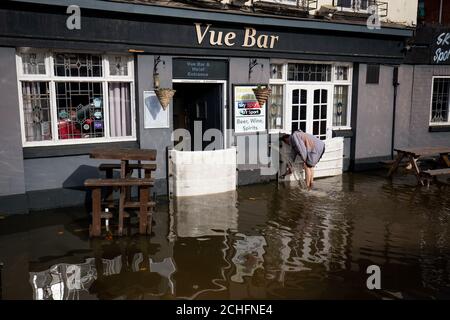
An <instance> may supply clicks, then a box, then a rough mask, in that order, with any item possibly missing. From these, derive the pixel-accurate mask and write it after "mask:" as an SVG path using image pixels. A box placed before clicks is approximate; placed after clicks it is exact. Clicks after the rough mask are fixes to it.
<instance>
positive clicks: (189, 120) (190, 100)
mask: <svg viewBox="0 0 450 320" xmlns="http://www.w3.org/2000/svg"><path fill="white" fill-rule="evenodd" d="M223 87H224V86H223V84H222V83H184V82H182V83H174V84H173V88H174V89H175V90H176V94H175V96H174V100H173V106H174V108H173V127H174V130H176V129H185V130H188V131H189V133H190V135H191V149H190V150H193V151H201V150H204V149H205V147H206V146H207V145H209V144H211V143H212V142H213V141H203V136H204V133H205V132H206V131H207V130H209V129H217V130H219V131H220V132H222V137H223V121H222V119H223V107H224V101H223V92H224V91H223V90H224V89H223ZM199 125H201V131H200V130H198V132H201V137H200V139H201V140H202V144H201V150H198V149H199V146H196V145H195V143H194V140H195V138H196V137H195V136H194V134H195V133H197V132H196V130H195V126H197V127H198V126H199ZM197 134H198V133H197ZM197 139H198V137H197ZM212 139H215V138H212ZM216 143H220V148H221V149H223V148H224V141H223V139H221V141H220V142H216Z"/></svg>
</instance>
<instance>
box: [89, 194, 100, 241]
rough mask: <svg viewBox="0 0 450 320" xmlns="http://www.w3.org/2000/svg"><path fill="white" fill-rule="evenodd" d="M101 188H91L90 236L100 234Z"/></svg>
mask: <svg viewBox="0 0 450 320" xmlns="http://www.w3.org/2000/svg"><path fill="white" fill-rule="evenodd" d="M101 195H102V189H101V188H95V189H94V190H92V227H91V228H92V229H91V236H93V237H99V236H100V234H101V224H102V220H101V211H102V203H101V201H102V199H101Z"/></svg>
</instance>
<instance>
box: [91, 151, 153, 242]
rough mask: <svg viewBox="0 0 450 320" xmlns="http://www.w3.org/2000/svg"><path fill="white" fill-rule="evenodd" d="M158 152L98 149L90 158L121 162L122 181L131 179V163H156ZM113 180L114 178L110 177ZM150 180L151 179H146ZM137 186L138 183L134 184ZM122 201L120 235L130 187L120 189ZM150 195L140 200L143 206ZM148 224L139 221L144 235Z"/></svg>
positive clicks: (120, 207) (140, 195)
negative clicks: (143, 202)
mask: <svg viewBox="0 0 450 320" xmlns="http://www.w3.org/2000/svg"><path fill="white" fill-rule="evenodd" d="M156 153H157V152H156V150H153V149H125V148H97V149H94V150H92V151H91V152H90V157H91V158H93V159H108V160H120V179H127V178H130V176H131V173H132V170H130V169H132V168H130V167H132V165H131V166H130V161H155V160H156ZM108 178H112V177H108ZM146 178H149V177H146ZM132 184H133V185H136V182H132ZM120 189H121V191H120V199H119V234H121V233H122V229H123V217H124V216H125V211H124V208H125V201H126V200H127V198H129V195H130V187H129V186H123V187H121V188H120ZM142 196H143V193H141V192H140V193H139V197H140V198H142ZM147 198H148V195H145V199H140V202H141V205H142V201H145V205H147V202H148V199H147ZM138 204H139V203H131V205H132V206H133V207H136V206H137V207H139V206H138ZM146 222H147V221H144V219H143V217H140V219H139V230H140V233H144V232H145V230H146Z"/></svg>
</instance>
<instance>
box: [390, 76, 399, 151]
mask: <svg viewBox="0 0 450 320" xmlns="http://www.w3.org/2000/svg"><path fill="white" fill-rule="evenodd" d="M392 85H393V86H394V106H393V111H392V112H393V114H392V140H391V159H394V148H395V119H396V115H397V92H398V90H397V89H398V86H399V85H400V83H398V67H394V72H393V81H392Z"/></svg>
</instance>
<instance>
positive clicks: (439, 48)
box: [431, 29, 450, 64]
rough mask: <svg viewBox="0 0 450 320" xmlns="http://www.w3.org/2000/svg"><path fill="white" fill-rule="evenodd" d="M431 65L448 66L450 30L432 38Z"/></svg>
mask: <svg viewBox="0 0 450 320" xmlns="http://www.w3.org/2000/svg"><path fill="white" fill-rule="evenodd" d="M431 63H432V64H450V29H448V30H443V31H442V32H439V33H437V34H436V36H435V37H434V38H433V42H432V43H431Z"/></svg>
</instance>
